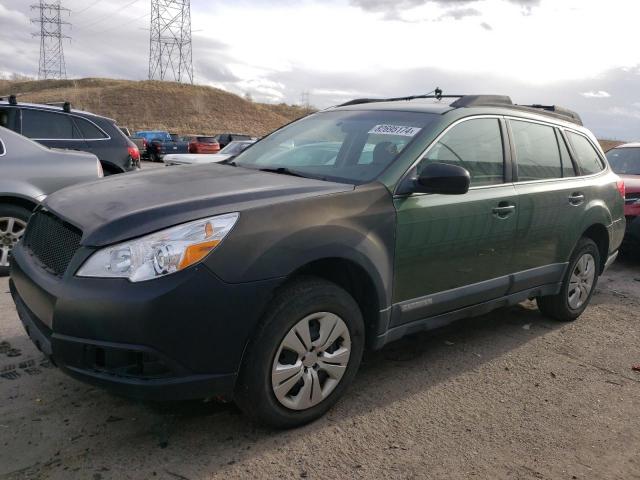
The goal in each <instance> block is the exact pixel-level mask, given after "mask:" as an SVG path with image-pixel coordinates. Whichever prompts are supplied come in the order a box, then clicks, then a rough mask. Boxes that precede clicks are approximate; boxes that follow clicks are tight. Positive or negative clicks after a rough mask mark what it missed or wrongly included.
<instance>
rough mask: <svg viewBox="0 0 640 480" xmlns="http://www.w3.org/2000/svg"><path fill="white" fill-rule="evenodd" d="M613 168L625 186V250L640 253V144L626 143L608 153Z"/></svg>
mask: <svg viewBox="0 0 640 480" xmlns="http://www.w3.org/2000/svg"><path fill="white" fill-rule="evenodd" d="M607 160H608V161H609V164H610V165H611V168H612V169H613V171H614V172H616V173H617V174H618V175H620V177H621V178H622V179H623V181H624V184H625V197H624V215H625V217H626V219H627V231H626V235H625V242H624V246H625V249H629V250H632V251H633V252H634V253H639V252H640V143H625V144H623V145H619V146H617V147H615V148H612V149H611V150H609V151H608V152H607Z"/></svg>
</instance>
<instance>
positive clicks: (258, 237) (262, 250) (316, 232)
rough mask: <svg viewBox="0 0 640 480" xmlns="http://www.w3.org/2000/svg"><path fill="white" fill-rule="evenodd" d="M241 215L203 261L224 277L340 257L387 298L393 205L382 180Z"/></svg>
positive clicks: (284, 272)
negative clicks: (366, 276) (364, 275)
mask: <svg viewBox="0 0 640 480" xmlns="http://www.w3.org/2000/svg"><path fill="white" fill-rule="evenodd" d="M241 219H242V221H241V222H239V224H238V225H236V227H235V228H234V230H233V231H232V232H231V233H230V234H229V237H228V238H226V239H225V240H224V242H223V243H222V245H221V246H220V247H219V248H217V249H216V250H214V251H213V252H212V254H211V255H210V256H209V257H208V259H207V260H206V265H207V266H208V267H209V268H210V269H211V270H212V271H213V272H214V273H215V274H216V275H218V276H219V277H220V278H221V279H222V280H224V281H225V282H228V283H242V282H251V281H257V280H266V279H271V278H278V277H286V276H288V275H290V274H291V273H292V272H295V271H296V270H299V269H300V268H302V267H304V266H305V265H307V264H309V263H312V262H314V261H317V260H322V259H329V258H333V259H335V258H339V259H340V258H342V259H346V260H349V261H351V262H353V263H355V264H357V265H359V266H360V267H362V268H363V269H364V270H365V271H366V272H367V273H368V274H369V276H370V277H371V280H372V282H373V283H374V285H375V287H376V291H377V295H378V304H379V305H380V307H381V308H385V307H387V306H389V305H390V303H391V291H392V279H393V256H394V250H395V223H396V216H395V209H394V207H393V201H392V197H391V195H390V193H389V191H388V190H387V189H386V187H384V186H383V185H382V184H379V183H376V184H370V185H366V186H361V187H358V188H356V189H354V190H351V191H348V192H344V193H337V194H332V195H323V196H320V197H312V198H306V199H301V200H293V201H285V202H281V203H277V204H270V205H265V206H264V207H258V208H253V209H251V210H247V211H243V212H241Z"/></svg>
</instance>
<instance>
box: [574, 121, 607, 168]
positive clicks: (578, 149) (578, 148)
mask: <svg viewBox="0 0 640 480" xmlns="http://www.w3.org/2000/svg"><path fill="white" fill-rule="evenodd" d="M567 136H568V137H569V141H570V142H571V144H572V145H573V150H574V152H575V154H576V157H577V158H576V160H577V161H578V165H579V166H580V170H581V172H582V175H593V174H594V173H598V172H601V171H602V170H604V163H603V162H602V160H601V159H600V155H599V154H598V152H597V150H596V149H595V148H594V147H593V145H592V144H591V142H590V141H589V140H587V138H586V137H584V136H582V135H579V134H577V133H573V132H567Z"/></svg>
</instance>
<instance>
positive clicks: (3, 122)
mask: <svg viewBox="0 0 640 480" xmlns="http://www.w3.org/2000/svg"><path fill="white" fill-rule="evenodd" d="M0 127H5V128H9V129H11V130H13V131H15V132H18V133H20V134H22V135H24V136H25V137H28V138H31V139H32V140H35V141H36V142H38V143H41V144H42V145H44V146H46V147H50V148H64V149H69V150H80V151H84V152H89V153H93V154H94V155H95V156H96V157H98V158H99V159H100V162H101V163H102V168H103V170H104V173H105V175H112V174H114V173H122V172H129V171H131V170H136V169H139V168H140V152H139V151H138V147H136V145H135V144H134V143H133V142H132V141H131V140H129V139H128V138H127V136H126V135H125V134H124V133H123V132H122V130H120V128H119V127H118V126H117V125H116V123H115V121H114V120H112V119H110V118H106V117H101V116H99V115H95V114H93V113H89V112H83V111H80V110H72V109H71V105H70V104H69V103H68V102H65V103H64V104H63V105H62V106H54V105H40V104H33V103H18V102H17V100H16V98H15V97H13V96H11V97H10V99H9V100H8V101H5V100H0Z"/></svg>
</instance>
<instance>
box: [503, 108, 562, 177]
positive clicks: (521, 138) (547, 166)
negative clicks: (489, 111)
mask: <svg viewBox="0 0 640 480" xmlns="http://www.w3.org/2000/svg"><path fill="white" fill-rule="evenodd" d="M509 123H510V125H511V132H512V134H513V144H514V147H515V150H516V163H517V165H518V180H519V181H521V182H527V181H533V180H546V179H552V178H562V176H563V170H562V160H561V156H560V155H561V154H560V146H559V144H558V140H557V138H556V133H555V129H554V128H553V127H550V126H547V125H542V124H539V123H531V122H524V121H519V120H510V121H509Z"/></svg>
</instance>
